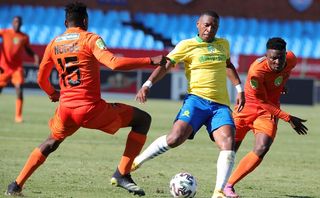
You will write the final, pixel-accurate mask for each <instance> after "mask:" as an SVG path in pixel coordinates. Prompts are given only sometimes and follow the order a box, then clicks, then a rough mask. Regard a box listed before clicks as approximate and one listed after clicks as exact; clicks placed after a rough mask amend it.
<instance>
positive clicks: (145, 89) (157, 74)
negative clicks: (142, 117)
mask: <svg viewBox="0 0 320 198" xmlns="http://www.w3.org/2000/svg"><path fill="white" fill-rule="evenodd" d="M172 66H173V65H172V64H171V62H170V61H168V62H167V63H166V66H165V67H162V66H159V67H157V68H156V69H155V70H154V71H153V72H152V74H151V75H150V77H149V79H148V80H147V81H146V82H145V83H144V84H143V85H142V87H141V88H140V90H139V91H138V93H137V95H136V97H135V100H136V101H138V102H139V103H142V104H143V103H145V102H146V101H147V96H148V95H149V93H150V88H151V87H152V85H153V84H154V83H156V82H157V81H159V80H161V79H162V78H163V77H164V76H165V75H166V74H167V73H168V71H170V69H171V68H172Z"/></svg>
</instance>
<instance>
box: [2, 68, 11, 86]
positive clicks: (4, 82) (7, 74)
mask: <svg viewBox="0 0 320 198" xmlns="http://www.w3.org/2000/svg"><path fill="white" fill-rule="evenodd" d="M11 77H12V72H7V71H6V70H4V69H3V70H2V72H1V73H0V87H5V86H7V84H8V82H9V80H10V79H11Z"/></svg>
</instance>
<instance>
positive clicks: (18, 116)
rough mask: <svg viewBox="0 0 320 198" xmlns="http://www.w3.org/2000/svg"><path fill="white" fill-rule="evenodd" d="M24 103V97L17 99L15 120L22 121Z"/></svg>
mask: <svg viewBox="0 0 320 198" xmlns="http://www.w3.org/2000/svg"><path fill="white" fill-rule="evenodd" d="M22 104H23V100H22V99H17V100H16V117H15V121H16V122H18V123H19V122H22Z"/></svg>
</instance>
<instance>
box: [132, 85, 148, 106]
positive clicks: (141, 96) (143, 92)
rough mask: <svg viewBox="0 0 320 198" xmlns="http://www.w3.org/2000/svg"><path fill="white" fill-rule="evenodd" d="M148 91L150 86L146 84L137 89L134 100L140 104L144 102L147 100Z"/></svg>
mask: <svg viewBox="0 0 320 198" xmlns="http://www.w3.org/2000/svg"><path fill="white" fill-rule="evenodd" d="M149 93H150V88H149V87H147V86H143V87H141V88H140V90H139V91H138V93H137V95H136V98H135V100H136V101H138V102H139V103H140V104H144V103H145V102H146V101H147V96H148V95H149Z"/></svg>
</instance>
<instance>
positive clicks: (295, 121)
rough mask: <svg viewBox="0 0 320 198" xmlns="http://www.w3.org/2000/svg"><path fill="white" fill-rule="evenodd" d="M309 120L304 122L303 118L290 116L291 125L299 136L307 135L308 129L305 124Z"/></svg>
mask: <svg viewBox="0 0 320 198" xmlns="http://www.w3.org/2000/svg"><path fill="white" fill-rule="evenodd" d="M306 121H307V120H303V119H301V118H298V117H295V116H290V120H289V123H290V125H291V127H292V128H293V129H294V130H295V131H296V132H297V133H298V134H299V135H306V134H307V131H308V128H307V127H306V126H305V125H304V124H303V122H306Z"/></svg>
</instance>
